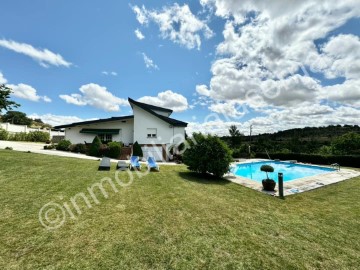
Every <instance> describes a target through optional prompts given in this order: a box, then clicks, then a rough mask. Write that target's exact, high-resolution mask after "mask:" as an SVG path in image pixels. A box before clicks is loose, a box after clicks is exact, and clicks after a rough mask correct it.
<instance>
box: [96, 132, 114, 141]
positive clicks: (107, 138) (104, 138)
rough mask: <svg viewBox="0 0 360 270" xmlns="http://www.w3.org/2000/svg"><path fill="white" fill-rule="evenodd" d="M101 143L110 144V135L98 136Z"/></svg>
mask: <svg viewBox="0 0 360 270" xmlns="http://www.w3.org/2000/svg"><path fill="white" fill-rule="evenodd" d="M98 136H99V138H100V140H101V141H102V142H103V143H108V142H112V134H98Z"/></svg>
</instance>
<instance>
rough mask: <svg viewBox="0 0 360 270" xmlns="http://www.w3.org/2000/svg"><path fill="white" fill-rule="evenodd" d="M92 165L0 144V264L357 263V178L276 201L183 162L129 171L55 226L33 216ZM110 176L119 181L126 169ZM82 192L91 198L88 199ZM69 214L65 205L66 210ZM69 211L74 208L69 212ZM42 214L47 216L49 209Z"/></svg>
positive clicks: (78, 186)
mask: <svg viewBox="0 0 360 270" xmlns="http://www.w3.org/2000/svg"><path fill="white" fill-rule="evenodd" d="M98 164H99V162H97V161H91V160H78V159H70V158H62V157H53V156H45V155H38V154H31V153H20V152H15V151H4V150H0V186H1V188H0V205H1V215H0V232H1V234H0V269H39V268H41V269H43V268H47V269H118V268H119V269H125V268H132V269H224V268H226V269H356V268H357V267H358V266H359V265H360V234H359V232H360V200H359V199H360V196H359V188H360V178H354V179H351V180H348V181H344V182H341V183H338V184H335V185H331V186H326V187H324V188H320V189H317V190H313V191H310V192H305V193H301V194H297V195H294V196H290V197H288V198H286V200H280V199H277V198H274V197H270V196H268V195H264V194H262V193H260V192H257V191H254V190H251V189H248V188H245V187H243V186H240V185H236V184H233V183H229V182H227V181H224V180H222V181H215V180H202V179H200V178H198V177H197V176H196V175H194V174H192V173H191V172H189V171H188V170H187V169H186V167H185V166H165V165H163V166H161V171H160V172H159V173H156V172H153V173H150V174H148V175H146V176H144V177H137V176H135V178H134V180H133V182H132V184H131V185H129V186H128V187H120V186H117V187H118V192H117V193H116V192H114V191H113V190H112V188H111V186H110V185H106V184H104V186H106V191H107V192H108V195H109V197H108V198H104V197H103V196H102V193H101V192H100V191H95V193H96V195H97V196H96V197H97V198H98V200H99V204H97V205H96V204H95V203H94V202H93V201H92V208H90V209H89V208H87V207H86V205H85V202H84V200H82V199H81V198H80V199H78V200H77V202H78V205H79V208H80V209H81V211H82V213H81V214H77V215H76V219H70V218H69V217H67V218H66V220H65V222H64V224H63V225H62V226H61V227H59V228H58V229H56V230H50V231H49V230H46V229H45V228H44V227H43V226H42V225H41V224H40V222H39V218H38V215H39V210H40V209H41V207H42V206H43V205H44V204H46V203H48V202H51V201H53V202H56V203H59V204H63V203H68V204H69V205H70V198H72V197H73V196H75V195H76V194H78V193H79V192H83V193H86V192H87V188H88V187H89V186H91V185H92V184H95V183H98V182H99V181H100V180H101V179H102V178H103V177H105V176H106V177H110V178H112V179H114V174H115V164H113V167H112V170H111V171H110V172H98V171H97V166H98ZM119 178H120V179H122V180H124V182H125V181H128V179H129V176H128V173H127V172H121V173H119ZM89 198H91V197H89ZM73 211H74V209H73ZM74 212H75V211H74ZM50 216H51V215H50Z"/></svg>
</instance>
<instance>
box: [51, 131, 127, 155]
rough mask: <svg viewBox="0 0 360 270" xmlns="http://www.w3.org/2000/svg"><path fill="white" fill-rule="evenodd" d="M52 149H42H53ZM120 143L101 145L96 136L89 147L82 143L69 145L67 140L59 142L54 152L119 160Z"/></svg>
mask: <svg viewBox="0 0 360 270" xmlns="http://www.w3.org/2000/svg"><path fill="white" fill-rule="evenodd" d="M53 148H54V147H46V148H45V147H44V149H53ZM121 149H122V143H121V142H109V143H108V144H102V143H101V141H100V139H99V138H98V137H97V136H96V137H95V138H94V140H93V142H92V144H90V145H86V144H83V143H78V144H71V142H70V141H69V140H61V141H60V142H59V143H58V144H57V145H56V150H61V151H71V152H74V153H82V154H87V155H90V156H94V157H109V158H119V157H120V154H121Z"/></svg>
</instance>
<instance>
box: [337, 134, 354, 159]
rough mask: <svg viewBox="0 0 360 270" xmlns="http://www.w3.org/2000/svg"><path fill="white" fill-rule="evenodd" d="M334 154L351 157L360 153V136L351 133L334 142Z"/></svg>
mask: <svg viewBox="0 0 360 270" xmlns="http://www.w3.org/2000/svg"><path fill="white" fill-rule="evenodd" d="M332 147H333V151H334V154H340V155H349V154H359V153H360V134H359V133H356V132H349V133H346V134H344V135H342V136H340V137H337V138H336V139H335V140H334V141H333V142H332Z"/></svg>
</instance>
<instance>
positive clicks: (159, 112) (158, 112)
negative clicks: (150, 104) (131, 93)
mask: <svg viewBox="0 0 360 270" xmlns="http://www.w3.org/2000/svg"><path fill="white" fill-rule="evenodd" d="M153 111H154V112H156V113H157V114H160V115H163V116H166V117H169V116H170V113H168V112H164V111H157V110H153Z"/></svg>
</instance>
